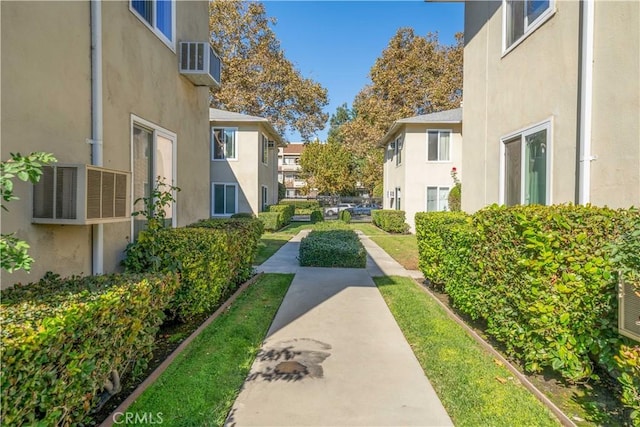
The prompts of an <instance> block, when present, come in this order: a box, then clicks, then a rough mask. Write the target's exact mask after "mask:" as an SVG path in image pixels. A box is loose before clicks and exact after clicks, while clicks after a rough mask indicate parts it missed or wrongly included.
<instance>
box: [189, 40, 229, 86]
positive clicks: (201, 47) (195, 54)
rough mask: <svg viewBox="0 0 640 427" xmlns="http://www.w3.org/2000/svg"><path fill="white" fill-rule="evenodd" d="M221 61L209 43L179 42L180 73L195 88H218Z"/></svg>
mask: <svg viewBox="0 0 640 427" xmlns="http://www.w3.org/2000/svg"><path fill="white" fill-rule="evenodd" d="M221 71H222V61H221V60H220V56H218V54H217V53H216V51H215V50H213V48H212V47H211V45H210V44H209V42H180V73H181V74H183V75H184V76H185V77H186V78H188V79H189V80H191V82H192V83H193V84H194V85H196V86H210V87H218V86H220V73H221Z"/></svg>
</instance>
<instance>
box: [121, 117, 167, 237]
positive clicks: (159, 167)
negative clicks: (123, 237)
mask: <svg viewBox="0 0 640 427" xmlns="http://www.w3.org/2000/svg"><path fill="white" fill-rule="evenodd" d="M176 142H177V137H176V134H175V133H173V132H171V131H168V130H166V129H163V128H161V127H160V126H157V125H155V124H154V123H151V122H149V121H147V120H144V119H142V118H140V117H136V116H134V115H132V116H131V170H132V171H133V173H132V179H131V181H132V187H133V188H132V191H131V194H132V210H131V211H132V212H136V211H142V210H143V209H144V202H143V200H142V199H143V198H148V197H150V196H151V193H152V191H153V190H154V187H155V186H156V184H157V181H158V180H160V181H161V182H163V183H165V184H168V185H173V186H176ZM162 190H167V188H166V187H165V188H164V189H162V188H161V191H162ZM176 196H177V195H176V194H175V192H174V193H173V197H174V199H175V198H176ZM136 201H137V202H136ZM164 217H165V225H166V226H171V227H176V225H177V221H176V206H175V203H169V204H168V205H167V206H165V207H164ZM146 226H147V220H146V218H144V216H141V215H138V216H134V217H132V222H131V234H132V236H133V238H134V239H135V238H136V237H137V236H138V233H139V232H140V231H142V230H144V229H145V228H146Z"/></svg>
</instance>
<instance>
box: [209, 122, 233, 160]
mask: <svg viewBox="0 0 640 427" xmlns="http://www.w3.org/2000/svg"><path fill="white" fill-rule="evenodd" d="M237 131H238V129H237V128H216V127H213V128H211V160H214V161H215V160H238V152H237V147H236V134H237Z"/></svg>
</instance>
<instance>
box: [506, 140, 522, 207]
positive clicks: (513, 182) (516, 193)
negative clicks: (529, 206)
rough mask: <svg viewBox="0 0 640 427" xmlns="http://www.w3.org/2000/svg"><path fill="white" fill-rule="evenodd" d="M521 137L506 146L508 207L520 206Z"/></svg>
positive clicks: (508, 142)
mask: <svg viewBox="0 0 640 427" xmlns="http://www.w3.org/2000/svg"><path fill="white" fill-rule="evenodd" d="M521 147H522V141H521V139H520V136H518V137H517V138H515V139H512V140H510V141H507V142H506V143H505V145H504V155H505V186H504V192H505V197H504V202H505V204H506V205H507V206H513V205H519V204H520V194H521V193H520V180H521V173H522V172H521V171H522V169H521V163H522V162H521V157H522V155H521V151H520V149H521Z"/></svg>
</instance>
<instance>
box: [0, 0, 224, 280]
mask: <svg viewBox="0 0 640 427" xmlns="http://www.w3.org/2000/svg"><path fill="white" fill-rule="evenodd" d="M0 8H1V9H0V12H1V23H2V27H1V31H2V123H1V127H2V153H1V155H2V156H1V157H2V159H3V160H7V159H8V158H9V153H11V152H21V153H23V154H26V153H29V152H33V151H45V152H51V153H53V154H54V156H55V157H56V158H57V160H58V162H59V164H61V165H62V164H72V165H80V166H79V167H75V166H72V167H71V169H62V168H59V169H56V170H55V171H54V170H53V169H49V170H48V172H47V174H45V175H46V176H45V178H46V180H47V181H46V182H45V183H43V184H42V185H43V187H42V188H41V190H43V192H42V194H44V195H43V196H42V197H41V198H39V197H40V196H37V197H35V199H36V200H35V203H34V196H33V195H32V187H33V186H32V185H31V184H25V183H22V182H19V183H17V184H16V187H15V193H16V195H17V196H19V197H20V200H18V201H13V202H11V203H9V204H8V205H7V206H8V208H9V212H3V213H2V226H1V227H2V233H16V235H17V236H18V237H19V238H21V239H24V240H26V241H27V242H28V243H29V244H30V245H31V249H30V251H29V252H30V254H31V256H33V258H34V259H35V263H34V265H33V268H32V271H31V274H29V275H27V274H26V273H24V272H23V271H18V272H16V273H13V274H7V273H6V272H2V286H3V287H6V286H10V285H11V284H13V283H16V282H19V281H21V282H26V281H34V280H38V279H39V278H40V277H41V276H42V275H43V274H44V273H45V272H46V271H53V272H55V273H58V274H61V275H71V274H81V273H84V274H91V273H103V272H110V271H114V270H118V268H119V263H120V260H121V259H122V257H123V250H124V248H125V247H126V245H127V243H129V242H130V241H131V240H132V238H134V235H135V233H136V232H137V230H138V229H139V228H140V225H143V224H138V225H139V226H135V227H134V223H133V220H132V218H131V216H130V212H131V211H132V210H133V211H135V210H139V209H140V208H141V205H140V204H137V205H135V206H134V201H135V200H136V199H138V198H141V197H145V196H148V195H149V194H150V191H151V189H152V188H153V186H154V184H155V181H156V177H158V176H160V177H161V179H163V180H164V182H166V183H170V184H173V185H175V186H178V187H180V188H181V190H182V191H180V192H179V193H177V194H176V195H175V196H176V198H177V202H176V203H175V204H173V205H172V206H170V207H168V208H167V209H166V214H167V218H168V220H169V221H170V222H171V224H172V225H174V226H181V225H186V224H189V223H191V222H193V221H196V220H198V219H201V218H207V217H208V216H209V198H208V197H203V195H208V194H209V166H210V162H209V160H208V156H207V154H208V149H207V148H206V147H207V144H206V141H208V140H209V116H208V111H209V105H208V103H209V87H208V86H214V85H217V84H219V79H220V74H219V72H220V62H219V59H218V57H217V56H216V54H215V52H213V51H212V50H211V48H210V47H209V42H208V40H209V28H208V24H209V23H208V2H206V1H191V2H180V1H175V0H174V1H162V2H161V1H158V0H151V1H136V0H131V1H109V2H99V1H96V2H90V1H73V2H69V1H50V2H49V1H47V2H6V1H3V2H1V3H0ZM185 42H188V43H185ZM192 58H195V59H196V60H197V61H195V62H192V61H191V59H192ZM198 67H200V68H198ZM181 69H182V72H181ZM91 164H94V165H95V166H96V167H104V168H107V169H108V170H106V171H104V173H102V172H100V170H98V172H99V173H100V174H98V172H96V170H93V169H92V170H93V172H87V174H86V176H85V175H83V174H84V172H83V171H84V170H88V169H87V168H86V166H84V165H91ZM111 170H113V171H116V172H113V171H111ZM112 172H113V173H112ZM96 174H98V175H96ZM110 174H111V175H110ZM95 176H100V179H101V180H102V181H100V180H98V185H96V183H95V182H94V181H92V178H91V177H95ZM112 176H117V177H119V178H116V181H115V184H114V185H115V199H116V200H115V202H114V203H115V206H116V208H117V209H116V210H117V211H118V212H120V213H119V214H117V215H115V216H114V215H112V214H110V213H109V212H108V211H109V209H110V207H109V206H112V205H110V204H111V203H112V202H113V200H111V199H113V191H114V190H113V188H112V187H113V186H112V184H109V183H108V182H107V181H108V179H111V178H112ZM54 178H55V180H54ZM107 178H108V179H107ZM123 180H124V181H123ZM100 182H102V184H101V185H102V186H100ZM110 186H111V187H110ZM63 187H64V188H63ZM53 188H57V190H56V191H57V192H55V193H54V192H52V191H53ZM96 191H97V192H98V193H96V194H97V196H96V194H94V193H95V192H96ZM110 192H111V193H110ZM35 193H37V191H35ZM38 194H40V193H38ZM92 195H93V196H92ZM92 197H93V198H92ZM85 198H86V200H84V199H85ZM96 200H97V202H96ZM100 201H102V204H100ZM52 203H53V204H52ZM96 203H97V204H96ZM40 205H42V206H40ZM89 205H91V206H93V207H95V208H97V212H98V213H97V214H96V213H95V212H88V211H87V212H85V211H84V209H85V206H89ZM94 205H95V206H94ZM76 206H79V208H76ZM88 209H89V208H87V210H88ZM122 209H124V210H122ZM67 210H69V211H73V212H71V213H70V214H69V215H66V214H65V213H64V212H65V211H67ZM36 211H37V212H36ZM40 211H42V212H40ZM61 212H62V214H61ZM36 214H38V215H40V216H42V215H44V216H45V217H47V216H48V217H47V218H46V219H47V220H48V223H46V224H43V223H34V221H33V218H34V216H36ZM109 215H111V217H109ZM71 216H74V218H75V224H74V225H70V223H71V222H74V221H72V220H71V219H68V218H69V217H71ZM116 216H117V217H116ZM96 217H100V220H96ZM65 218H66V219H65ZM63 220H64V221H63ZM65 221H67V222H65ZM40 222H47V221H40Z"/></svg>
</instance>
